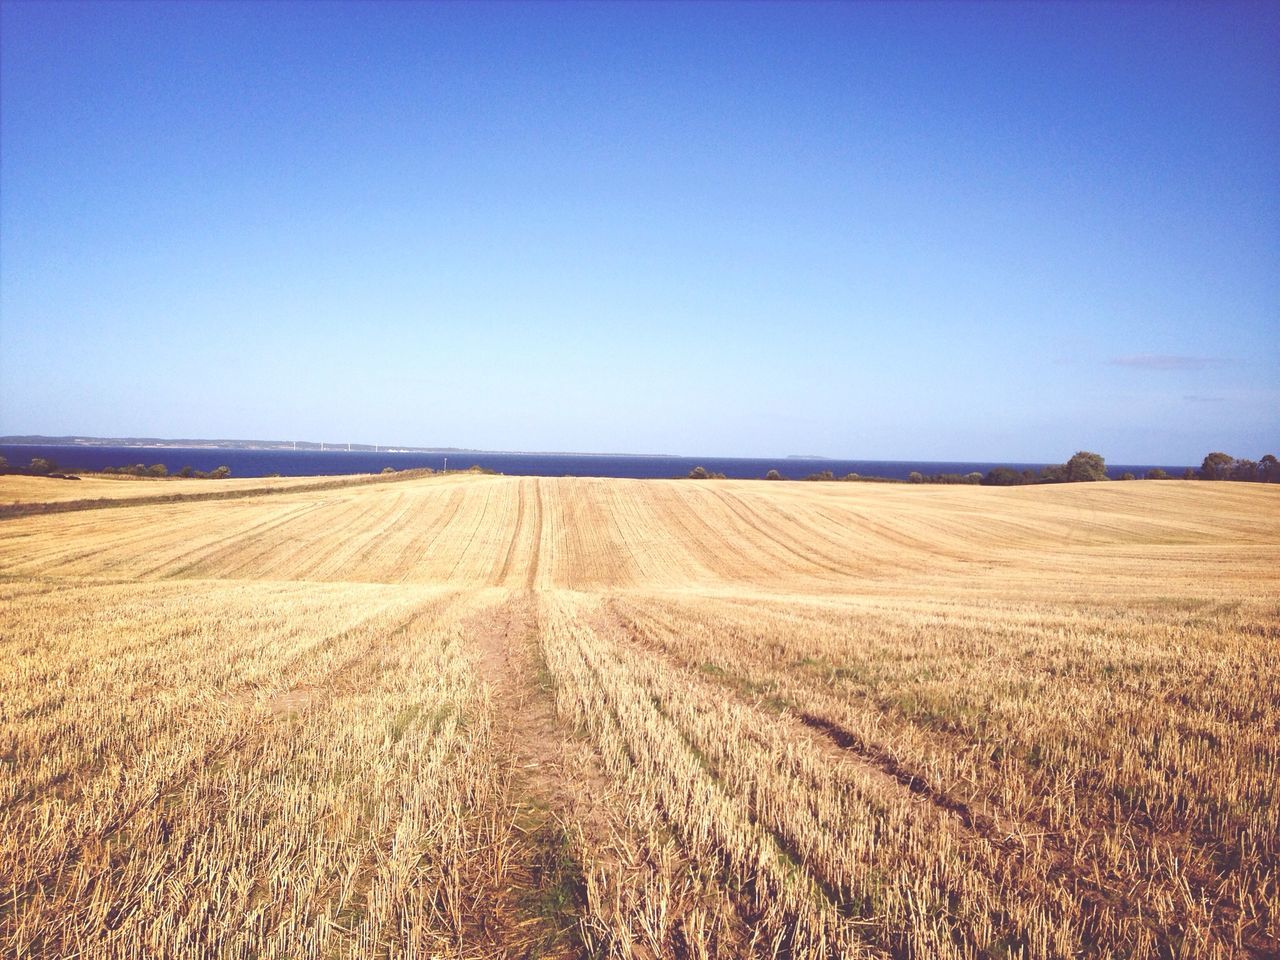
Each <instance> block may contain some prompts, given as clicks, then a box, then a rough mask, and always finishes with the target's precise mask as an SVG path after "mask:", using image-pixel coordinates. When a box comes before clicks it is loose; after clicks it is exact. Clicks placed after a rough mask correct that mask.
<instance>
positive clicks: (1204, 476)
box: [1200, 450, 1235, 480]
mask: <svg viewBox="0 0 1280 960" xmlns="http://www.w3.org/2000/svg"><path fill="white" fill-rule="evenodd" d="M1234 465H1235V459H1234V458H1233V457H1231V456H1230V455H1229V454H1226V453H1223V452H1222V451H1221V450H1218V451H1215V452H1213V453H1211V454H1209V455H1208V456H1207V457H1205V458H1204V463H1202V464H1200V479H1201V480H1226V479H1227V478H1228V477H1230V476H1231V468H1232V466H1234Z"/></svg>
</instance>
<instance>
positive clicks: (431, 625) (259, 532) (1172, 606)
mask: <svg viewBox="0 0 1280 960" xmlns="http://www.w3.org/2000/svg"><path fill="white" fill-rule="evenodd" d="M21 482H22V484H23V486H22V489H19V488H18V484H17V478H12V479H11V478H0V504H9V503H13V502H14V501H26V502H30V501H32V500H41V499H48V500H55V499H62V500H66V499H69V498H71V497H72V494H71V493H70V492H69V488H70V487H73V486H78V485H75V484H70V483H66V482H61V483H66V485H65V486H60V485H59V483H60V482H59V481H51V480H50V481H27V480H23V481H21ZM84 483H85V484H90V485H91V486H93V487H94V492H92V497H94V498H96V497H99V496H102V497H106V498H113V499H116V500H118V501H119V502H118V503H116V504H115V505H112V506H108V507H106V508H100V509H85V510H72V511H69V512H61V513H51V514H48V515H37V516H18V517H9V518H7V519H0V624H2V628H3V629H2V633H0V955H3V956H5V957H15V958H20V957H36V956H42V957H53V956H58V957H70V956H76V957H86V958H88V957H119V958H125V957H129V958H133V957H244V958H251V957H281V958H285V957H288V958H294V957H352V958H373V957H467V958H473V957H474V958H479V957H525V956H530V957H535V956H541V957H570V956H605V957H632V958H656V957H692V958H704V957H705V958H711V957H775V956H777V957H793V958H818V957H832V958H835V957H862V956H865V957H918V958H934V957H938V958H950V957H955V958H961V957H965V958H968V957H973V958H977V957H990V958H998V957H1028V958H1030V957H1121V956H1123V957H1133V958H1163V957H1186V958H1199V957H1269V956H1275V955H1276V953H1277V944H1278V943H1280V886H1278V884H1280V869H1278V858H1280V669H1278V667H1277V657H1278V655H1280V589H1278V588H1280V489H1277V488H1274V487H1271V488H1268V487H1262V486H1258V485H1252V484H1208V483H1190V482H1174V481H1168V482H1159V483H1157V482H1132V483H1109V484H1078V485H1068V486H1053V487H1029V488H1011V489H996V488H975V487H929V486H925V487H919V486H898V485H873V484H815V483H765V482H748V481H723V482H704V483H699V482H693V481H631V480H591V479H570V478H564V479H535V478H507V477H485V476H446V477H429V478H418V479H411V480H400V481H395V482H373V481H372V479H371V482H369V483H365V484H356V485H349V486H343V487H339V488H332V489H319V488H316V487H314V486H313V485H311V486H308V485H303V486H299V485H298V484H296V483H278V484H274V485H272V484H266V486H267V487H272V489H269V490H266V489H262V488H263V484H262V483H260V482H259V483H256V484H247V483H246V484H243V486H244V489H242V490H238V491H237V494H238V495H237V496H236V497H235V498H230V499H222V500H213V501H194V502H172V503H155V502H148V499H149V498H148V495H147V494H145V493H143V492H138V493H136V494H135V493H133V492H128V491H130V490H135V489H136V490H137V491H145V490H148V489H151V485H149V484H147V483H146V482H139V483H137V484H129V483H124V482H122V481H106V480H103V481H93V482H90V481H84ZM98 487H101V488H102V491H104V492H98V491H97V488H98ZM161 487H162V488H163V490H162V492H163V493H164V494H166V495H167V494H170V493H171V492H181V491H184V490H187V489H190V490H195V491H205V490H208V489H210V488H209V486H208V485H207V484H198V483H197V484H193V485H191V486H184V485H182V484H159V485H157V486H156V487H155V489H160V488H161ZM219 489H224V490H231V489H233V488H230V487H224V488H219ZM85 495H86V494H85V493H84V492H82V491H80V490H78V491H77V492H76V494H75V496H77V497H82V496H85ZM130 500H137V501H138V502H134V503H130V502H128V501H130Z"/></svg>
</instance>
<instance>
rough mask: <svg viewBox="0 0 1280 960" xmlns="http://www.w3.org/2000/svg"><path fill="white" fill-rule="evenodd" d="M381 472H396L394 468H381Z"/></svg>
mask: <svg viewBox="0 0 1280 960" xmlns="http://www.w3.org/2000/svg"><path fill="white" fill-rule="evenodd" d="M382 472H383V473H395V472H396V468H395V467H383V468H382Z"/></svg>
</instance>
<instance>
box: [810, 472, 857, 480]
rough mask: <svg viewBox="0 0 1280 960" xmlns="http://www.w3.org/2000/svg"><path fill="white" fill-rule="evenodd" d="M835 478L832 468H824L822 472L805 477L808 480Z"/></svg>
mask: <svg viewBox="0 0 1280 960" xmlns="http://www.w3.org/2000/svg"><path fill="white" fill-rule="evenodd" d="M855 476H856V474H855ZM835 478H836V475H835V474H834V473H832V472H831V471H830V470H823V471H821V472H820V473H811V474H809V475H808V476H807V477H805V479H806V480H834V479H835ZM846 479H847V478H846Z"/></svg>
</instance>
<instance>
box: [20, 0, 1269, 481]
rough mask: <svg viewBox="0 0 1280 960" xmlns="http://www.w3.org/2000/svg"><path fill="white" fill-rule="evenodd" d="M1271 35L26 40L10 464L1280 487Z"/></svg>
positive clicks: (1047, 21)
mask: <svg viewBox="0 0 1280 960" xmlns="http://www.w3.org/2000/svg"><path fill="white" fill-rule="evenodd" d="M1278 10H1280V8H1278V7H1275V6H1274V5H1272V6H1269V5H1264V4H1249V5H1243V4H1234V5H1233V4H1229V3H1228V4H1216V3H1215V4H1203V5H1199V4H1166V3H1161V4H1150V5H1145V4H1120V5H1105V4H1065V5H1052V4H1016V3H999V4H990V5H964V4H944V5H931V4H927V3H908V4H901V5H897V4H885V5H876V4H850V5H842V4H815V5H800V4H778V5H773V4H763V3H759V4H743V5H735V4H704V5H662V4H645V5H625V4H604V5H591V4H567V5H562V6H561V5H554V4H549V3H539V4H526V5H518V4H517V5H501V4H476V5H466V4H461V3H452V4H440V5H432V4H411V3H394V4H388V5H378V4H373V3H359V4H352V5H343V4H336V5H321V4H306V5H301V4H298V5H293V4H284V3H277V4H266V3H262V4H215V3H199V4H191V5H184V4H181V3H164V4H159V5H151V4H143V3H131V4H125V3H107V4H87V5H77V4H73V3H57V4H53V3H47V4H46V3H28V2H9V0H6V2H4V3H3V6H2V17H3V22H2V23H0V27H2V28H3V29H2V31H0V34H2V39H0V43H2V44H3V47H2V50H0V53H2V55H3V56H2V59H0V242H2V247H0V433H6V434H14V433H24V434H25V433H43V434H90V435H106V436H118V435H132V436H140V435H146V436H165V437H242V438H262V439H289V438H295V437H296V438H301V439H315V440H321V439H323V440H329V441H345V440H351V441H355V442H368V443H388V444H389V443H405V444H416V445H442V446H469V447H479V448H489V449H522V450H584V451H623V452H670V453H683V454H690V455H724V456H756V455H759V456H776V455H785V454H791V453H820V454H825V455H828V456H837V457H856V458H884V459H961V460H963V459H975V460H1009V461H1042V460H1059V461H1060V460H1062V459H1064V458H1065V457H1067V456H1069V455H1070V454H1071V453H1072V452H1073V451H1075V450H1077V449H1081V448H1084V449H1092V450H1096V451H1098V452H1100V453H1102V454H1104V456H1106V457H1107V459H1108V460H1109V461H1111V462H1117V463H1123V462H1152V463H1154V462H1161V463H1180V462H1187V463H1198V462H1199V461H1200V459H1201V458H1202V457H1203V456H1204V454H1205V453H1207V452H1208V451H1209V450H1217V449H1224V450H1227V451H1228V452H1231V453H1234V454H1236V455H1238V456H1249V457H1254V458H1256V457H1257V456H1259V455H1261V454H1262V453H1264V452H1267V451H1276V452H1280V449H1278V448H1280V385H1278V383H1277V377H1276V370H1277V369H1278V367H1280V106H1278V104H1280V54H1278V53H1277V51H1280V13H1278V12H1277V11H1278Z"/></svg>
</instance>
